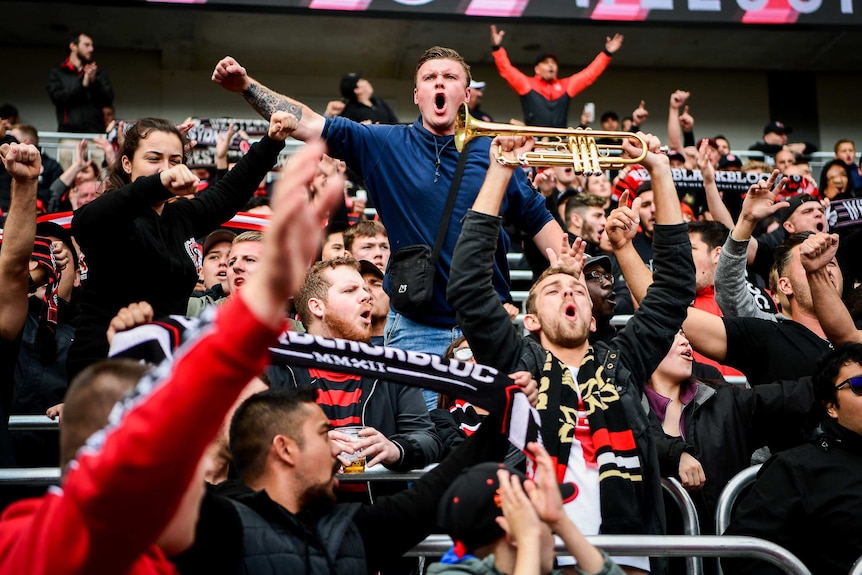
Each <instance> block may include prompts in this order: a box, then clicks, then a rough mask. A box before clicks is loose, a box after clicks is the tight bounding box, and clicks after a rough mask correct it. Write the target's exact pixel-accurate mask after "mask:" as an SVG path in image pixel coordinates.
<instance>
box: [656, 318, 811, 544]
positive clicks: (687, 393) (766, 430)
mask: <svg viewBox="0 0 862 575" xmlns="http://www.w3.org/2000/svg"><path fill="white" fill-rule="evenodd" d="M691 352H692V349H691V344H690V343H689V342H688V339H686V337H685V335H684V334H683V333H682V332H681V331H680V332H679V333H678V334H677V335H676V337H675V338H674V342H673V345H672V346H671V348H670V351H668V353H667V355H666V356H665V358H664V359H663V360H662V362H661V363H660V364H659V366H658V367H657V368H656V370H655V371H654V372H653V374H652V376H651V377H650V379H649V381H648V382H647V387H646V390H645V395H646V399H647V402H648V403H649V410H650V412H651V413H650V424H651V425H652V426H653V431H654V435H655V438H656V442H657V447H658V458H659V468H660V470H661V475H662V477H677V478H679V480H680V482H681V483H682V485H683V487H685V488H686V489H688V490H689V491H690V492H691V496H692V499H693V500H694V503H695V505H696V507H697V511H698V516H699V518H700V528H701V531H702V532H703V533H705V534H709V533H710V532H711V531H712V529H713V525H714V520H713V518H714V515H715V505H716V503H717V502H718V496H719V495H720V494H721V490H722V489H724V486H725V485H726V484H727V482H728V481H729V480H730V479H731V478H732V477H733V476H734V475H736V474H737V473H738V472H740V471H742V470H743V469H745V468H746V467H748V466H749V465H750V464H751V454H752V453H753V452H754V451H755V450H756V449H758V448H760V447H763V446H765V445H768V446H770V448H773V449H777V448H782V449H783V448H787V447H791V446H794V445H797V444H799V443H801V442H802V441H804V440H805V433H804V430H805V429H806V424H807V420H808V415H809V413H810V411H811V409H812V407H813V405H814V395H813V391H812V388H811V380H810V378H806V379H803V380H800V381H785V382H776V383H769V384H764V385H758V386H756V387H754V388H744V387H743V386H740V385H728V384H726V383H717V382H709V381H704V380H699V379H695V378H693V377H692V376H691V368H692V363H693V358H692V353H691Z"/></svg>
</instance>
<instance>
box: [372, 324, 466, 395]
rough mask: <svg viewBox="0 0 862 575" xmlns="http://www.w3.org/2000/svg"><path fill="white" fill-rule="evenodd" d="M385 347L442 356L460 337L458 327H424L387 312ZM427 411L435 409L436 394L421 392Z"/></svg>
mask: <svg viewBox="0 0 862 575" xmlns="http://www.w3.org/2000/svg"><path fill="white" fill-rule="evenodd" d="M383 333H384V335H385V337H386V345H387V346H388V347H397V348H399V349H404V350H408V351H422V352H425V353H434V354H437V355H443V354H444V353H446V348H447V347H449V344H450V343H452V342H453V341H455V340H456V339H458V338H459V337H461V330H460V329H459V328H458V327H451V328H444V327H433V326H430V325H424V324H421V323H416V322H415V321H412V320H409V319H407V318H406V317H404V316H403V315H401V314H400V313H396V312H395V311H393V310H391V309H390V310H389V314H388V315H387V316H386V328H385V329H384V332H383ZM422 397H423V398H424V399H425V406H426V407H427V408H428V411H431V410H432V409H436V408H437V392H436V391H430V390H427V389H423V390H422Z"/></svg>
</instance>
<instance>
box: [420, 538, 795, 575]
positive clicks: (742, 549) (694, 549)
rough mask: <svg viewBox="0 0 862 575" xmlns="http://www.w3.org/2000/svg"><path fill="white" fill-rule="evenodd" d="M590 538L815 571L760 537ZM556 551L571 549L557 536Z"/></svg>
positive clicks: (641, 551) (616, 548)
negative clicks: (744, 559)
mask: <svg viewBox="0 0 862 575" xmlns="http://www.w3.org/2000/svg"><path fill="white" fill-rule="evenodd" d="M587 540H588V541H589V542H590V543H592V544H593V545H595V546H596V547H598V548H600V549H603V550H605V551H606V552H607V553H608V554H609V555H629V556H639V557H647V556H651V557H688V556H690V555H698V556H702V557H753V558H755V559H761V560H763V561H767V562H769V563H772V564H773V565H775V566H776V567H778V568H780V569H782V570H783V571H784V572H785V573H790V574H792V575H811V571H809V570H808V568H807V567H806V566H805V564H803V563H802V561H800V560H799V558H798V557H796V555H794V554H793V553H791V552H790V551H788V550H787V549H784V548H783V547H781V546H779V545H776V544H775V543H772V542H771V541H766V540H764V539H758V538H757V537H741V536H740V537H724V536H719V535H587ZM451 547H452V539H451V538H449V537H448V536H446V535H431V536H429V537H427V538H426V539H425V540H424V541H423V542H422V543H420V544H419V545H417V546H416V547H414V548H413V549H411V550H410V551H408V552H407V553H405V556H408V557H415V556H439V555H443V554H444V553H446V551H448V550H449V549H450V548H451ZM556 551H557V553H558V554H560V555H568V554H569V552H568V550H567V549H566V547H565V545H563V543H562V541H561V540H560V539H559V538H557V544H556Z"/></svg>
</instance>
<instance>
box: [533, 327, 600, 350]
mask: <svg viewBox="0 0 862 575" xmlns="http://www.w3.org/2000/svg"><path fill="white" fill-rule="evenodd" d="M542 333H543V334H544V336H545V338H546V339H547V340H548V341H549V342H550V343H552V344H554V345H556V346H558V347H561V348H565V349H571V348H575V347H578V346H579V345H581V344H582V343H584V341H586V339H587V337H588V336H589V334H590V326H589V324H584V323H572V322H567V321H564V320H555V321H553V322H549V323H543V324H542Z"/></svg>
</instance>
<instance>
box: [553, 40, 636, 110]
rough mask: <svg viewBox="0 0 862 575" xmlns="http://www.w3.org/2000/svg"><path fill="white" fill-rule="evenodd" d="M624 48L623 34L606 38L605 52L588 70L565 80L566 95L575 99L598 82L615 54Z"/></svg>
mask: <svg viewBox="0 0 862 575" xmlns="http://www.w3.org/2000/svg"><path fill="white" fill-rule="evenodd" d="M622 46H623V35H622V34H614V36H613V38H611V37H610V36H607V37H606V38H605V48H604V50H602V51H601V52H599V53H598V54H597V55H596V57H595V58H593V61H592V62H590V63H589V65H588V66H587V67H586V68H584V69H583V70H581V71H580V72H577V73H576V74H572V75H571V76H569V77H568V78H566V79H565V80H564V81H565V84H566V94H568V95H569V97H570V98H574V97H575V96H577V95H578V94H579V93H581V92H583V91H584V89H585V88H587V87H588V86H590V85H591V84H593V82H595V81H596V80H598V79H599V76H601V75H602V74H603V73H604V71H605V70H607V68H608V66H609V65H610V63H611V58H613V55H614V53H615V52H616V51H617V50H619V49H620V48H622Z"/></svg>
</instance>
